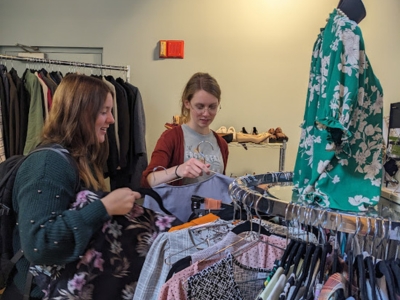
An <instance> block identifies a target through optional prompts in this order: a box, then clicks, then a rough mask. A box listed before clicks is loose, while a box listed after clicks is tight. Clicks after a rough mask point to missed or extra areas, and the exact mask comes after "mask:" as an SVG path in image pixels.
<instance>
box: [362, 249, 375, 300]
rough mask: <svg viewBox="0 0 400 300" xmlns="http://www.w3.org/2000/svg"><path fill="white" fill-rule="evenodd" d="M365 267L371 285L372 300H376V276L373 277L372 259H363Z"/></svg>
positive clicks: (373, 266) (369, 257)
mask: <svg viewBox="0 0 400 300" xmlns="http://www.w3.org/2000/svg"><path fill="white" fill-rule="evenodd" d="M364 262H365V265H366V267H367V276H366V277H367V278H368V280H369V283H370V285H371V292H372V300H378V295H377V294H376V275H375V264H374V258H373V257H372V256H367V257H366V258H364Z"/></svg>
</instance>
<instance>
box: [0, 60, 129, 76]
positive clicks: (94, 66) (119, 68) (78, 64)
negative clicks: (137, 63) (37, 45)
mask: <svg viewBox="0 0 400 300" xmlns="http://www.w3.org/2000/svg"><path fill="white" fill-rule="evenodd" d="M0 59H6V60H18V61H26V62H32V63H43V64H53V65H63V66H74V67H81V68H92V69H102V70H116V71H124V72H126V81H127V82H129V80H130V73H131V69H130V66H129V65H127V66H112V65H100V64H92V63H83V62H77V61H66V60H54V59H44V58H34V57H20V56H12V55H4V54H0Z"/></svg>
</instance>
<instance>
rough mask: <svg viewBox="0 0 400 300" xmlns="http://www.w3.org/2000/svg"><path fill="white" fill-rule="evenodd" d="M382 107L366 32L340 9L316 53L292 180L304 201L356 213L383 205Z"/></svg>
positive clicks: (323, 31) (299, 196)
mask: <svg viewBox="0 0 400 300" xmlns="http://www.w3.org/2000/svg"><path fill="white" fill-rule="evenodd" d="M382 106H383V92H382V87H381V85H380V83H379V80H378V79H377V78H376V77H375V75H374V73H373V70H372V68H371V65H370V63H369V60H368V57H367V56H366V54H365V48H364V41H363V37H362V33H361V30H360V28H359V27H358V25H357V23H355V22H353V21H351V20H350V19H349V18H348V17H346V16H342V15H339V14H338V12H337V10H336V9H335V10H334V11H333V13H331V14H330V18H329V20H328V23H327V25H326V27H325V28H324V29H322V30H321V33H320V34H319V36H318V38H317V41H316V42H315V44H314V49H313V54H312V60H311V71H310V80H309V86H308V93H307V103H306V107H305V113H304V120H303V122H302V125H301V137H300V144H299V148H298V153H297V158H296V164H295V170H294V179H293V181H294V195H295V196H296V197H297V198H298V199H299V201H300V202H305V203H316V204H318V205H320V206H322V207H329V208H334V209H340V210H344V211H354V212H358V211H365V210H367V209H368V208H369V207H371V206H374V205H376V204H377V203H378V201H379V197H380V192H381V180H382V146H383V144H382V143H383V136H382V121H383V114H382Z"/></svg>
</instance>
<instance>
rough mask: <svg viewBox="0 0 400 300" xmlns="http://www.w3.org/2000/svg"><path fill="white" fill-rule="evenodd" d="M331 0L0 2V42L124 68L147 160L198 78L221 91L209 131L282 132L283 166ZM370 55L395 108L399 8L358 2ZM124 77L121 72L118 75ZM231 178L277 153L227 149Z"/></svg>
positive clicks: (264, 166) (261, 167) (290, 154)
mask: <svg viewBox="0 0 400 300" xmlns="http://www.w3.org/2000/svg"><path fill="white" fill-rule="evenodd" d="M337 2H338V1H337V0H323V1H321V0H302V1H298V0H201V1H200V0H197V1H194V0H113V1H105V0H79V1H78V0H68V1H60V0H31V1H26V0H25V1H23V0H0V45H14V44H16V43H21V44H27V45H38V46H59V47H63V46H64V47H67V46H71V47H102V48H103V49H104V56H103V63H105V64H112V65H128V64H129V65H130V66H131V82H132V83H133V84H134V85H136V86H137V87H139V89H140V91H141V94H142V97H143V101H144V105H145V112H146V120H147V135H146V138H147V147H148V151H149V154H150V153H151V151H152V150H153V148H154V145H155V143H156V141H157V138H158V137H159V135H160V134H161V132H162V131H163V130H164V127H163V125H164V123H165V122H168V121H171V119H172V115H174V114H177V113H179V97H180V94H181V92H182V89H183V86H184V84H185V83H186V81H187V80H188V78H189V77H190V76H191V75H192V74H193V73H194V72H196V71H205V72H209V73H211V74H212V75H214V76H215V77H216V78H217V80H218V81H219V83H220V85H221V87H222V97H223V98H222V101H223V102H222V110H221V112H220V113H219V115H218V116H217V118H216V120H215V121H214V123H213V128H214V129H217V128H219V127H220V126H222V125H224V126H234V127H235V128H236V129H237V130H240V129H241V128H242V127H243V126H244V127H246V129H247V130H252V127H253V126H255V127H257V129H258V131H260V132H261V131H266V130H268V129H269V128H270V127H277V126H280V127H282V128H283V130H284V132H285V133H286V134H287V135H288V136H289V138H290V140H289V143H288V149H287V157H286V169H287V170H292V169H293V167H294V163H295V157H296V153H297V144H298V141H299V134H300V130H299V127H298V126H299V124H300V122H301V120H302V116H303V111H304V105H305V99H306V92H307V84H308V73H309V64H310V58H311V49H312V46H313V43H314V41H315V39H316V36H317V34H318V33H319V28H320V27H323V26H324V25H325V19H326V18H327V17H328V14H329V13H330V12H331V11H332V10H333V8H334V7H335V6H336V4H337ZM364 3H365V6H366V8H367V17H366V19H364V20H363V21H362V22H361V23H360V27H361V28H362V30H363V34H364V41H365V44H366V51H367V54H368V56H369V58H370V61H371V64H372V67H373V69H374V70H375V73H376V75H377V76H378V77H379V78H380V80H381V83H382V85H383V88H384V92H385V115H388V113H389V103H391V102H397V101H400V97H398V94H399V93H398V86H399V80H398V78H397V76H396V75H395V74H396V72H395V71H396V70H398V69H400V58H399V56H398V55H399V54H398V53H400V35H399V33H398V29H399V28H400V19H399V18H398V16H399V15H400V2H399V1H398V0H384V1H376V0H364ZM161 39H182V40H184V41H185V58H184V59H183V60H180V59H170V60H160V59H158V56H157V50H158V41H159V40H161ZM114 75H117V76H121V75H122V74H120V73H119V74H118V73H115V74H114ZM231 153H232V155H231V157H230V161H229V166H228V173H231V172H233V173H235V174H239V175H241V174H242V173H244V172H252V171H255V172H256V173H264V172H267V171H273V170H276V169H277V166H278V164H277V162H278V151H277V150H265V149H264V150H263V149H254V150H249V151H245V150H243V149H241V148H237V149H232V150H231Z"/></svg>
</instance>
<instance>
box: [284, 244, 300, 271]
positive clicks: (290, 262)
mask: <svg viewBox="0 0 400 300" xmlns="http://www.w3.org/2000/svg"><path fill="white" fill-rule="evenodd" d="M300 244H301V242H300V241H296V242H295V244H294V246H293V247H292V249H291V251H290V253H289V257H288V260H287V263H286V265H285V266H284V267H283V268H284V270H285V271H284V274H285V275H286V277H287V276H288V273H289V270H290V266H291V265H292V263H293V258H294V257H295V255H296V254H297V250H298V249H299V246H300Z"/></svg>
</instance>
